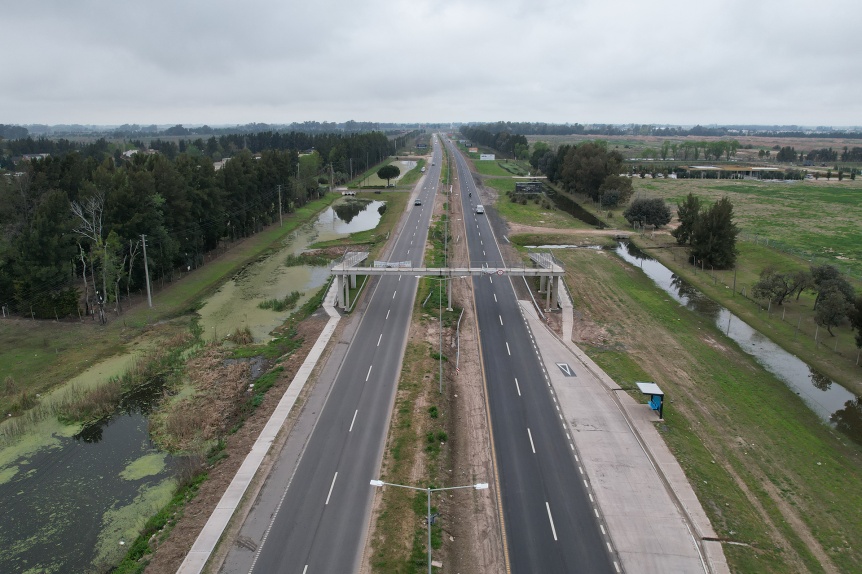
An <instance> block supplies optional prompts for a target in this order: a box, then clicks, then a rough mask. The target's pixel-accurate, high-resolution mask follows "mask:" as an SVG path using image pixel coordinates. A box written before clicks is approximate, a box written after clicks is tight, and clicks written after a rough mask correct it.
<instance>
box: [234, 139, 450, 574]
mask: <svg viewBox="0 0 862 574" xmlns="http://www.w3.org/2000/svg"><path fill="white" fill-rule="evenodd" d="M434 158H435V161H434V163H435V164H436V165H435V166H433V167H431V168H430V169H429V172H428V174H427V175H426V176H425V179H424V180H423V185H422V188H421V189H420V190H419V192H418V194H417V196H416V197H417V198H419V199H421V203H422V205H421V206H414V205H413V203H414V202H413V201H410V202H409V208H408V209H410V210H411V212H410V213H409V215H408V216H407V217H406V220H405V223H404V226H403V228H402V229H401V230H400V234H399V237H398V238H397V241H396V244H395V247H394V249H393V251H392V254H391V256H390V260H392V261H407V260H410V261H412V262H413V264H414V265H416V266H418V265H419V264H420V263H421V259H422V255H423V252H424V250H423V249H422V246H423V245H424V243H425V239H426V236H427V230H428V225H429V222H430V218H431V211H432V208H433V205H434V194H435V193H436V189H437V183H438V181H439V177H440V167H439V166H440V164H441V162H440V149H439V145H438V144H437V143H436V141H435V149H434ZM416 282H417V280H416V279H415V278H414V277H412V276H411V277H406V276H401V277H396V276H392V277H382V278H380V280H379V281H378V282H377V283H376V285H375V286H374V287H373V293H372V294H371V299H370V302H369V304H368V307H367V309H366V311H365V315H364V317H363V318H362V320H361V323H360V325H359V328H358V330H357V332H356V334H355V336H354V337H353V340H352V342H351V343H350V346H349V348H348V350H347V354H346V356H345V359H344V362H343V364H342V367H341V369H340V370H339V373H338V375H337V377H336V379H335V382H334V384H333V387H332V390H331V392H330V395H329V397H328V398H327V400H326V403H325V406H324V408H323V410H322V412H321V413H320V416H319V418H318V420H317V422H316V424H315V427H314V431H313V432H312V434H311V436H310V438H309V440H308V444H307V446H306V447H305V449H304V451H303V454H302V457H301V459H300V461H299V464H298V466H297V467H296V470H295V472H294V474H293V476H291V477H290V480H289V484H288V485H287V486H286V490H285V491H284V496H283V498H282V500H281V501H280V502H279V503H278V506H277V507H276V508H274V509H272V518H271V522H270V524H269V525H268V527H267V529H266V531H265V533H264V534H263V536H262V538H261V540H259V541H258V540H252V541H250V542H246V544H247V545H248V546H251V547H254V545H256V546H257V548H256V552H255V555H254V558H253V563H252V565H251V570H250V571H252V572H259V573H272V572H278V573H294V572H295V573H297V574H315V573H332V572H355V571H357V570H358V565H359V560H360V553H361V550H362V547H363V544H364V541H365V537H366V534H367V532H366V530H367V526H368V519H369V512H370V505H371V500H372V498H373V494H374V491H373V489H372V488H371V487H369V486H368V483H369V481H370V480H371V479H372V478H375V477H376V476H377V474H378V468H379V466H380V460H381V456H382V452H383V445H384V441H385V438H386V431H387V428H388V423H389V415H390V409H391V405H392V401H393V397H394V393H395V388H396V380H397V376H398V373H399V372H400V367H401V360H402V357H403V353H404V345H405V341H406V333H407V327H408V324H409V320H410V315H411V311H412V306H413V301H414V298H415V294H416ZM260 510H261V509H256V511H260ZM263 510H264V511H266V510H268V509H263Z"/></svg>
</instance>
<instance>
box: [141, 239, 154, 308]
mask: <svg viewBox="0 0 862 574" xmlns="http://www.w3.org/2000/svg"><path fill="white" fill-rule="evenodd" d="M141 243H143V245H144V278H145V279H146V281H147V305H149V307H150V309H152V308H153V295H152V293H150V268H149V266H148V264H147V236H146V235H144V234H143V233H142V234H141Z"/></svg>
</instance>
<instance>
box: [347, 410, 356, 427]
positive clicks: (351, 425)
mask: <svg viewBox="0 0 862 574" xmlns="http://www.w3.org/2000/svg"><path fill="white" fill-rule="evenodd" d="M357 414H359V409H356V410H355V411H353V420H352V421H350V428H349V429H348V431H347V432H353V423H355V422H356V415H357Z"/></svg>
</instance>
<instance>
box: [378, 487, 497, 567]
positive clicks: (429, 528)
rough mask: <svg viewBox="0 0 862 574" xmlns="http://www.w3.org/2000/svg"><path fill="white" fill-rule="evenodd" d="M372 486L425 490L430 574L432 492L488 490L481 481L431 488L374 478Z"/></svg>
mask: <svg viewBox="0 0 862 574" xmlns="http://www.w3.org/2000/svg"><path fill="white" fill-rule="evenodd" d="M370 484H371V486H376V487H378V488H379V487H382V486H396V487H398V488H406V489H408V490H424V491H425V493H426V494H427V495H428V518H427V524H428V574H432V572H431V493H432V492H440V491H443V490H458V489H461V488H472V489H474V490H488V483H487V482H479V483H477V484H468V485H466V486H447V487H444V488H431V487H430V486H429V487H427V488H420V487H418V486H407V485H405V484H395V483H392V482H383V481H382V480H376V479H372V480H371V482H370Z"/></svg>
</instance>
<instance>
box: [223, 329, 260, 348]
mask: <svg viewBox="0 0 862 574" xmlns="http://www.w3.org/2000/svg"><path fill="white" fill-rule="evenodd" d="M227 339H228V341H230V342H232V343H234V344H237V345H248V344H250V343H254V337H253V336H252V334H251V329H249V328H248V325H246V326H245V327H243V328H242V329H237V330H236V331H234V332H233V333H231V334H230V335H228V337H227Z"/></svg>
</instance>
